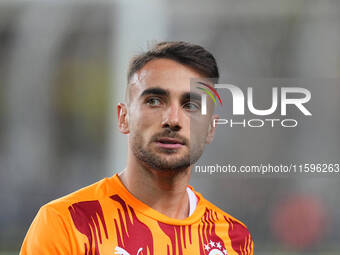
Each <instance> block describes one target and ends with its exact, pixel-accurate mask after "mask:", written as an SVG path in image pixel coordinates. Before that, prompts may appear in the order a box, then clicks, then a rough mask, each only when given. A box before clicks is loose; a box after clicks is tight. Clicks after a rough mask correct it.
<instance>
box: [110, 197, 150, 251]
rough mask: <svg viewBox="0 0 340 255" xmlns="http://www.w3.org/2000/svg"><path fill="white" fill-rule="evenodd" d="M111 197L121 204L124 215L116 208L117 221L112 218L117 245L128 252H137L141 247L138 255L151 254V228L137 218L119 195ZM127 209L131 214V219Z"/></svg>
mask: <svg viewBox="0 0 340 255" xmlns="http://www.w3.org/2000/svg"><path fill="white" fill-rule="evenodd" d="M111 199H113V200H114V201H117V202H118V203H119V204H120V205H121V207H122V209H123V213H124V215H122V212H121V210H120V209H119V208H117V211H118V215H119V223H118V222H117V220H116V219H114V223H115V229H116V234H117V240H118V246H119V247H120V248H123V249H124V250H126V251H127V252H128V253H130V254H137V253H138V250H139V249H140V248H142V249H143V250H142V252H141V253H140V255H147V254H150V255H153V254H154V250H153V237H152V233H151V230H150V229H149V228H148V227H147V225H145V224H144V223H143V222H141V221H140V220H139V219H138V218H137V216H136V213H135V211H134V210H133V209H132V207H131V206H127V205H126V203H125V202H124V200H123V199H122V198H121V197H120V196H119V195H113V196H111ZM128 210H129V211H130V214H131V215H132V220H131V218H130V216H129V212H128ZM119 226H120V227H119ZM147 251H149V253H147Z"/></svg>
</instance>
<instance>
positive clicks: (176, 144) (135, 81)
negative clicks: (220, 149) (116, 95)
mask: <svg viewBox="0 0 340 255" xmlns="http://www.w3.org/2000/svg"><path fill="white" fill-rule="evenodd" d="M193 78H195V79H196V80H197V78H199V79H201V80H202V81H203V80H204V79H203V77H202V76H201V75H200V74H199V73H197V72H196V71H195V70H193V69H192V68H190V67H187V66H185V65H182V64H179V63H177V62H175V61H173V60H169V59H157V60H152V61H150V62H149V63H147V64H146V65H145V66H144V67H143V68H142V69H141V70H139V71H138V72H137V73H135V74H134V75H133V77H132V78H131V81H130V85H129V88H128V89H129V92H128V98H127V100H128V105H127V114H126V116H124V119H125V120H126V123H125V124H126V129H125V130H123V133H128V134H129V149H130V150H131V151H132V153H133V155H134V156H135V157H136V158H137V159H138V160H139V161H140V162H141V163H142V164H143V165H144V166H146V167H150V168H152V169H155V170H163V171H183V170H185V169H187V168H188V167H189V166H190V165H191V164H193V163H195V162H196V161H197V160H198V159H199V157H200V156H201V154H202V152H203V149H204V145H205V144H206V143H209V142H210V141H211V140H212V137H213V134H214V130H215V129H214V127H213V126H212V118H213V116H212V108H213V107H212V105H211V104H210V105H209V104H208V114H207V115H201V108H200V107H201V96H200V93H201V91H200V90H199V89H195V88H194V87H193V86H192V87H191V88H190V79H193ZM197 86H199V85H197ZM209 109H210V110H209ZM121 131H122V130H121Z"/></svg>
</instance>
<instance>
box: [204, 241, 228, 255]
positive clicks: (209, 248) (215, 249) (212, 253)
mask: <svg viewBox="0 0 340 255" xmlns="http://www.w3.org/2000/svg"><path fill="white" fill-rule="evenodd" d="M204 249H205V251H206V252H207V255H228V253H227V250H226V249H224V248H223V246H222V244H221V243H220V242H213V241H211V240H210V242H209V243H207V244H205V245H204Z"/></svg>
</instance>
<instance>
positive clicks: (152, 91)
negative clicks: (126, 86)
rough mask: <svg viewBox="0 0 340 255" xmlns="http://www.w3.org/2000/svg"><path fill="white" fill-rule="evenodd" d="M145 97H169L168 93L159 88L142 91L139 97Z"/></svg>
mask: <svg viewBox="0 0 340 255" xmlns="http://www.w3.org/2000/svg"><path fill="white" fill-rule="evenodd" d="M147 95H159V96H169V91H168V90H165V89H161V88H149V89H146V90H144V91H143V92H142V94H141V95H140V97H144V96H147Z"/></svg>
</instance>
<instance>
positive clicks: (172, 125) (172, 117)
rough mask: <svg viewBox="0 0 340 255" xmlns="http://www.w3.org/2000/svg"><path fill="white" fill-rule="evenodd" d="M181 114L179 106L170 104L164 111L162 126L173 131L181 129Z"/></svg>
mask: <svg viewBox="0 0 340 255" xmlns="http://www.w3.org/2000/svg"><path fill="white" fill-rule="evenodd" d="M180 114H181V113H180V107H179V106H177V105H170V106H169V107H168V108H167V109H166V111H165V112H164V116H163V122H162V127H163V128H168V129H171V130H172V131H179V130H181V128H182V126H181V124H180Z"/></svg>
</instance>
